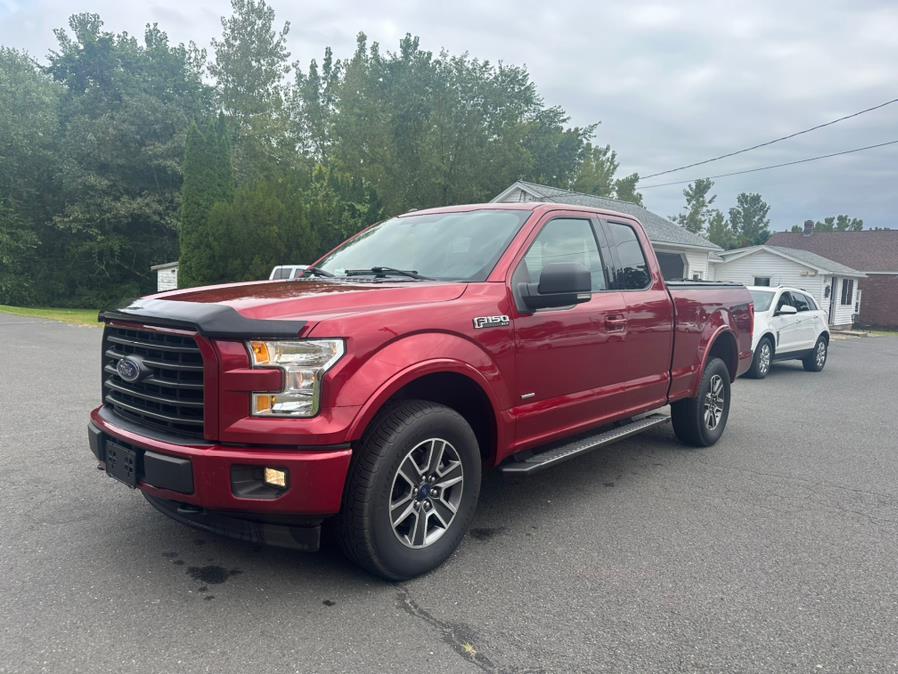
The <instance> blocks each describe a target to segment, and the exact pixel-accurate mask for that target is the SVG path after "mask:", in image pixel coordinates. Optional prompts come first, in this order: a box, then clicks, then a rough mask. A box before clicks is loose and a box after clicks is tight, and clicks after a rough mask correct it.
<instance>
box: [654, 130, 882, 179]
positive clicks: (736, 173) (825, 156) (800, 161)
mask: <svg viewBox="0 0 898 674" xmlns="http://www.w3.org/2000/svg"><path fill="white" fill-rule="evenodd" d="M895 143H898V140H890V141H887V142H885V143H877V144H876V145H867V146H865V147H856V148H854V149H853V150H842V151H841V152H833V153H831V154H821V155H818V156H816V157H807V158H805V159H796V160H795V161H787V162H783V163H782V164H770V165H769V166H759V167H758V168H753V169H746V170H744V171H733V172H731V173H720V174H718V175H716V176H701V177H702V178H711V179H714V178H727V177H729V176H741V175H742V174H744V173H755V172H757V171H768V170H770V169H775V168H782V167H783V166H794V165H795V164H805V163H807V162H809V161H817V160H818V159H828V158H829V157H838V156H840V155H843V154H851V153H852V152H863V151H864V150H872V149H874V148H877V147H885V146H886V145H894V144H895ZM696 180H699V178H692V179H691V180H675V181H673V182H669V183H656V184H655V185H640V186H639V189H640V190H650V189H652V188H653V187H667V186H669V185H685V184H686V183H691V182H695V181H696Z"/></svg>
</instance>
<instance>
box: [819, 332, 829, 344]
mask: <svg viewBox="0 0 898 674" xmlns="http://www.w3.org/2000/svg"><path fill="white" fill-rule="evenodd" d="M820 337H823V339H824V340H826V345H827V346H829V330H824V331H823V332H821V333H820ZM820 337H818V338H817V339H820Z"/></svg>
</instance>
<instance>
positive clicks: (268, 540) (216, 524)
mask: <svg viewBox="0 0 898 674" xmlns="http://www.w3.org/2000/svg"><path fill="white" fill-rule="evenodd" d="M142 493H143V496H144V498H145V499H146V500H147V501H149V503H150V505H151V506H153V507H154V508H155V509H156V510H158V511H159V512H161V513H162V514H163V515H166V516H168V517H170V518H172V519H173V520H175V521H176V522H180V523H181V524H186V525H187V526H190V527H193V528H195V529H201V530H203V531H208V532H210V533H213V534H219V535H222V536H227V537H229V538H235V539H237V540H241V541H246V542H248V543H259V544H263V545H273V546H275V547H279V548H290V549H292V550H303V551H306V552H315V551H316V550H318V548H319V547H320V546H321V519H320V518H303V517H301V516H297V518H295V520H294V521H292V522H290V523H286V522H284V521H279V522H266V521H263V520H260V519H250V518H251V517H253V516H252V515H251V514H250V513H241V514H226V513H223V512H218V511H212V510H204V509H202V508H196V507H194V506H190V505H187V504H179V503H177V502H175V501H167V500H165V499H160V498H156V497H155V496H150V495H149V494H147V493H146V492H142Z"/></svg>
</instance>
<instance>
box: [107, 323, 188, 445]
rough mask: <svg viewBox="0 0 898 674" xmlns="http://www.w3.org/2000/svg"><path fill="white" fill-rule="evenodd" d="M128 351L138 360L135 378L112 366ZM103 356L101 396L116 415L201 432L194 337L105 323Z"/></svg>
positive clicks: (167, 428) (182, 432)
mask: <svg viewBox="0 0 898 674" xmlns="http://www.w3.org/2000/svg"><path fill="white" fill-rule="evenodd" d="M127 356H134V358H133V359H132V362H137V363H139V364H140V376H139V378H138V379H137V381H133V382H129V381H126V380H125V379H123V378H122V375H121V374H120V373H119V370H118V369H117V367H116V366H117V365H118V363H119V361H120V360H122V359H123V358H126V357H127ZM102 361H103V401H104V402H105V403H106V404H107V405H109V406H110V407H111V408H112V410H113V411H114V412H115V413H116V414H117V415H119V416H120V417H122V418H124V419H126V420H127V421H131V422H133V423H136V424H139V425H141V426H147V427H150V428H154V429H158V430H162V431H167V432H169V433H174V434H176V435H182V436H188V437H196V438H201V437H203V402H204V400H203V357H202V354H201V353H200V350H199V347H198V346H197V343H196V340H194V339H193V337H190V336H186V335H177V334H171V333H165V332H151V331H149V330H141V329H139V328H122V327H118V326H111V325H107V326H106V330H105V331H104V333H103V359H102ZM125 375H126V376H129V373H128V372H127V371H126V372H125ZM129 378H130V376H129Z"/></svg>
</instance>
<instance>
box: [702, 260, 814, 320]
mask: <svg viewBox="0 0 898 674" xmlns="http://www.w3.org/2000/svg"><path fill="white" fill-rule="evenodd" d="M713 266H714V267H716V269H715V270H714V274H715V276H716V280H718V281H735V282H736V283H744V284H745V285H747V286H751V285H754V284H755V277H756V276H767V277H769V278H770V285H771V286H792V287H793V288H801V289H802V290H804V291H806V292H807V293H809V294H810V295H812V296H813V297H814V299H815V300H817V304H819V305H820V308H821V309H823V310H824V311H826V312H829V300H828V299H825V298H824V297H823V294H824V288H825V287H826V284H827V282H828V280H829V277H827V276H824V275H821V274H818V273H817V272H815V271H814V270H813V269H810V268H809V267H805V266H804V265H802V264H798V263H797V262H792V261H791V260H787V259H785V258H783V257H780V256H779V255H774V254H773V253H768V252H767V251H763V250H762V251H760V252H758V253H753V254H751V255H744V256H743V257H740V258H739V259H738V260H732V261H730V262H719V263H717V264H715V265H713Z"/></svg>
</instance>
